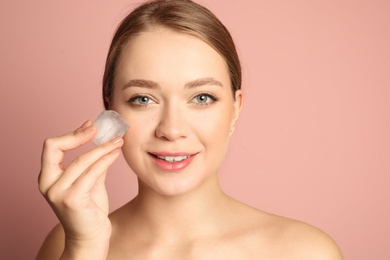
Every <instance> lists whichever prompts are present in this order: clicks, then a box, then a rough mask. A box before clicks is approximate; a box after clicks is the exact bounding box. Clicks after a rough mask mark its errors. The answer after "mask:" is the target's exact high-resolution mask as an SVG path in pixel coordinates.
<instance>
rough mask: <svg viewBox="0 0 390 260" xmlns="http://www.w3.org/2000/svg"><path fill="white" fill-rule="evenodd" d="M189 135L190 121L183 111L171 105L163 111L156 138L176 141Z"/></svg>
mask: <svg viewBox="0 0 390 260" xmlns="http://www.w3.org/2000/svg"><path fill="white" fill-rule="evenodd" d="M187 135H188V120H187V118H186V115H185V112H184V111H183V109H179V107H178V106H175V105H170V106H166V107H165V108H164V109H162V112H161V115H160V120H159V124H158V126H157V128H156V136H157V137H158V138H160V139H165V140H168V141H175V140H178V139H180V138H185V137H187Z"/></svg>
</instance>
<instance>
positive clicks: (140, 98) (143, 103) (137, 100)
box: [127, 92, 219, 108]
mask: <svg viewBox="0 0 390 260" xmlns="http://www.w3.org/2000/svg"><path fill="white" fill-rule="evenodd" d="M217 101H219V98H218V97H216V96H215V95H213V94H211V93H208V92H201V93H198V94H196V95H195V96H194V97H192V98H191V99H190V101H189V103H190V104H192V105H194V106H196V107H205V106H210V105H213V104H214V103H216V102H217ZM127 103H128V104H129V105H130V106H132V107H134V108H146V107H148V106H150V105H153V104H158V102H157V101H156V100H155V99H154V98H152V97H150V96H149V95H143V94H142V95H138V94H137V95H134V96H133V97H131V98H130V99H129V100H128V101H127Z"/></svg>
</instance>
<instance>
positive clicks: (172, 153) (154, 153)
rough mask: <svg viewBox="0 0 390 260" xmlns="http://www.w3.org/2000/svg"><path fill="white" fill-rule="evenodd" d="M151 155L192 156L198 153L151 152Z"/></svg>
mask: <svg viewBox="0 0 390 260" xmlns="http://www.w3.org/2000/svg"><path fill="white" fill-rule="evenodd" d="M149 154H151V155H154V156H173V157H176V156H192V155H195V154H196V153H188V152H149Z"/></svg>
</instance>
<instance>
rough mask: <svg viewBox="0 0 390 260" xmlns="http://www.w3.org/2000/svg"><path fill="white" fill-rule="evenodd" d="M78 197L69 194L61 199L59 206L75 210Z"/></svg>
mask: <svg viewBox="0 0 390 260" xmlns="http://www.w3.org/2000/svg"><path fill="white" fill-rule="evenodd" d="M78 202H79V199H78V198H76V197H75V196H72V194H69V195H68V196H67V197H65V198H64V199H63V200H62V201H61V204H62V205H61V206H62V207H63V208H64V209H66V210H75V209H77V208H78Z"/></svg>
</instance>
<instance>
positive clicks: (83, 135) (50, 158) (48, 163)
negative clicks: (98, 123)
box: [38, 120, 96, 193]
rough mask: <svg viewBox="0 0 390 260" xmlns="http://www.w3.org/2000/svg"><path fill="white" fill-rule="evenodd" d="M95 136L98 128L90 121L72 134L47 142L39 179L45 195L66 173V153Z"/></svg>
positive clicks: (43, 151)
mask: <svg viewBox="0 0 390 260" xmlns="http://www.w3.org/2000/svg"><path fill="white" fill-rule="evenodd" d="M95 134H96V127H95V126H94V125H93V124H92V122H91V121H90V120H88V121H86V122H85V123H84V124H83V125H82V126H81V127H80V128H78V129H76V130H75V131H73V132H71V133H68V134H65V135H63V136H60V137H53V138H48V139H46V140H45V142H44V146H43V150H42V157H41V172H40V175H39V179H38V182H39V186H40V190H41V192H43V193H44V192H45V191H46V190H47V189H48V188H49V187H50V186H51V185H52V184H53V183H54V182H55V181H56V180H57V179H58V178H59V177H60V176H61V174H62V172H63V171H64V168H63V166H62V161H63V159H64V154H65V152H66V151H68V150H71V149H74V148H77V147H79V146H81V145H83V144H85V143H86V142H88V141H90V140H91V139H92V138H93V137H94V136H95Z"/></svg>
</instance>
